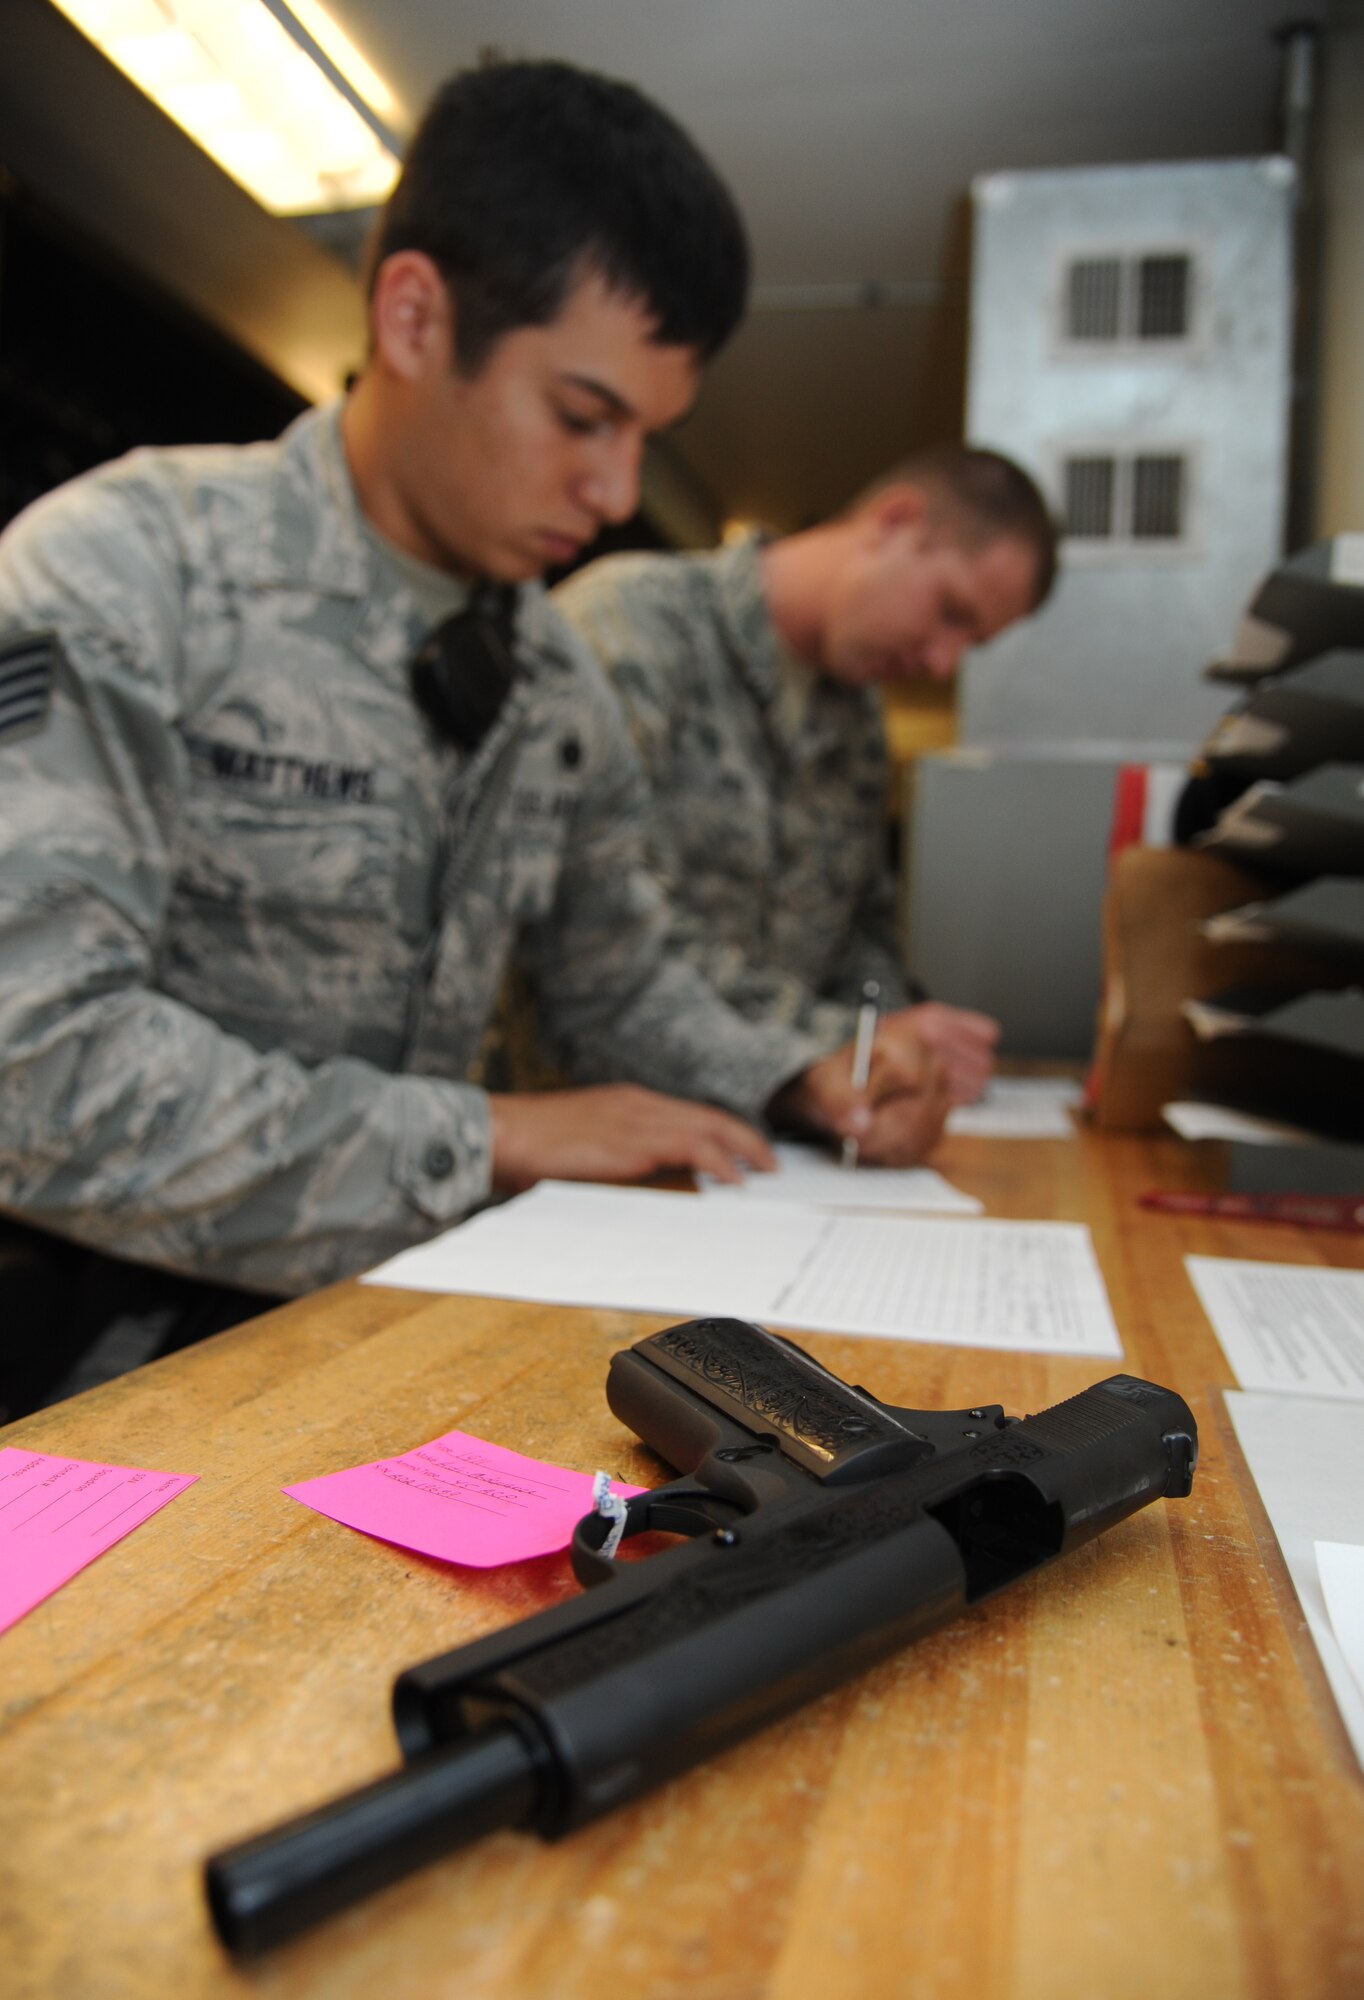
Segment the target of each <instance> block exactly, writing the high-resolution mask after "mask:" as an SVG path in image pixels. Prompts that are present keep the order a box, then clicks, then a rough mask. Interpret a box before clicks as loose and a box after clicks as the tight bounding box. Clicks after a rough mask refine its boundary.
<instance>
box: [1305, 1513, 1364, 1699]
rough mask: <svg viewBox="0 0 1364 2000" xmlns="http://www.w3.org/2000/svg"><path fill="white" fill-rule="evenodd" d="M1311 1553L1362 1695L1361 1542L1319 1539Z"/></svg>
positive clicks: (1363, 1583) (1363, 1601)
mask: <svg viewBox="0 0 1364 2000" xmlns="http://www.w3.org/2000/svg"><path fill="white" fill-rule="evenodd" d="M1313 1554H1314V1555H1315V1556H1316V1559H1317V1575H1318V1576H1319V1577H1320V1578H1321V1593H1322V1596H1323V1597H1324V1598H1325V1599H1326V1610H1327V1614H1328V1616H1329V1617H1330V1620H1331V1630H1332V1632H1333V1633H1334V1634H1335V1641H1336V1644H1337V1645H1338V1646H1339V1648H1340V1650H1341V1652H1342V1653H1343V1654H1344V1655H1345V1659H1346V1662H1347V1663H1348V1665H1349V1669H1350V1672H1351V1673H1352V1674H1353V1675H1354V1677H1355V1685H1356V1687H1357V1688H1358V1690H1359V1693H1360V1696H1361V1698H1364V1542H1318V1543H1316V1545H1315V1547H1314V1549H1313Z"/></svg>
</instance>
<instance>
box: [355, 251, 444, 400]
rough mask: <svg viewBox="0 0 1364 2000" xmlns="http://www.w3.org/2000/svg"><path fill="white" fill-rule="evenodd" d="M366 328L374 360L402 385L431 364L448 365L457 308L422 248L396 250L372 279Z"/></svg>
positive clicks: (434, 265) (437, 271) (438, 273)
mask: <svg viewBox="0 0 1364 2000" xmlns="http://www.w3.org/2000/svg"><path fill="white" fill-rule="evenodd" d="M369 312H370V327H371V330H372V334H373V340H374V354H375V358H376V359H377V360H378V361H379V362H381V363H382V365H383V366H384V367H386V368H387V369H388V370H389V372H390V373H391V374H393V375H396V376H398V377H399V379H400V380H402V381H404V382H410V381H413V380H415V379H416V377H417V376H418V375H421V374H423V373H424V372H425V371H426V370H427V369H429V368H430V367H431V366H432V365H433V363H434V364H435V365H437V366H439V367H441V368H448V367H450V366H451V365H452V363H453V360H454V351H455V305H454V300H453V299H452V298H451V297H450V291H449V287H448V286H447V285H446V282H445V280H444V278H443V277H442V276H441V274H440V270H439V268H438V266H437V265H436V264H435V263H434V262H433V261H432V259H431V258H430V257H428V256H427V255H426V253H425V251H422V250H395V251H394V253H393V255H392V256H391V257H385V259H384V261H383V263H382V264H381V265H380V266H379V269H378V271H377V272H376V273H375V278H374V291H373V294H372V296H371V299H370V308H369Z"/></svg>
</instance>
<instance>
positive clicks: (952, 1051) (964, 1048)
mask: <svg viewBox="0 0 1364 2000" xmlns="http://www.w3.org/2000/svg"><path fill="white" fill-rule="evenodd" d="M877 1034H878V1037H885V1038H889V1039H891V1040H894V1039H896V1038H897V1037H899V1036H901V1035H905V1034H908V1035H913V1036H917V1038H918V1039H919V1041H921V1042H925V1043H926V1044H927V1045H928V1047H929V1048H930V1049H932V1051H933V1053H934V1054H935V1055H936V1056H937V1058H938V1060H939V1062H940V1063H941V1064H942V1066H943V1071H944V1074H945V1075H946V1078H947V1095H948V1100H949V1102H950V1103H952V1104H974V1103H975V1101H976V1099H977V1098H978V1097H979V1096H980V1094H981V1092H982V1091H983V1090H984V1088H985V1086H986V1084H987V1083H988V1082H989V1081H990V1072H991V1071H992V1070H993V1068H994V1063H995V1045H996V1043H997V1042H998V1041H999V1023H998V1021H995V1020H992V1019H991V1018H990V1016H989V1015H988V1014H974V1013H972V1012H971V1011H970V1009H969V1008H966V1007H946V1006H944V1005H943V1003H942V1001H940V1000H925V1001H924V1002H923V1003H922V1004H921V1005H920V1006H918V1007H902V1008H900V1009H899V1010H898V1011H897V1012H896V1013H894V1014H886V1015H883V1016H882V1019H881V1022H880V1024H879V1027H878V1029H877Z"/></svg>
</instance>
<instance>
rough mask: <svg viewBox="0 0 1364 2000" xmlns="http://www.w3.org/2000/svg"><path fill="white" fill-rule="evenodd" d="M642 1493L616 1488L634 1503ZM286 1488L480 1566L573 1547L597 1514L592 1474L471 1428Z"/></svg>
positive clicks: (410, 1543)
mask: <svg viewBox="0 0 1364 2000" xmlns="http://www.w3.org/2000/svg"><path fill="white" fill-rule="evenodd" d="M643 1490H644V1489H643V1487H641V1486H621V1485H618V1484H617V1483H616V1482H615V1481H612V1485H611V1491H612V1492H613V1493H620V1494H623V1495H624V1496H625V1497H626V1498H627V1499H628V1498H629V1497H630V1495H631V1494H632V1493H642V1492H643ZM284 1491H285V1492H286V1493H287V1494H288V1495H289V1497H290V1499H291V1500H301V1501H302V1502H303V1505H304V1506H305V1507H313V1508H316V1510H317V1512H318V1513H319V1514H326V1515H329V1516H330V1518H331V1519H332V1520H333V1521H340V1522H341V1523H342V1524H343V1526H345V1527H347V1528H359V1529H360V1531H361V1532H362V1533H363V1534H366V1535H377V1536H378V1537H379V1539H380V1540H381V1541H385V1542H397V1543H398V1544H399V1546H400V1547H402V1548H405V1549H416V1550H417V1551H418V1553H419V1554H421V1555H424V1556H436V1557H438V1558H439V1559H440V1560H441V1561H442V1562H456V1563H467V1564H468V1565H469V1566H470V1567H471V1568H473V1569H494V1568H496V1566H497V1565H498V1564H499V1563H509V1562H524V1561H525V1559H526V1558H527V1557H528V1556H547V1555H551V1554H553V1553H554V1552H555V1551H556V1550H557V1549H566V1548H567V1547H568V1545H569V1543H570V1541H571V1540H572V1539H573V1529H574V1527H575V1525H576V1523H577V1522H578V1521H580V1520H581V1519H582V1517H583V1515H584V1514H590V1513H591V1512H592V1478H591V1474H590V1473H586V1472H568V1471H566V1470H565V1469H564V1467H563V1466H561V1465H544V1464H542V1463H541V1461H540V1460H539V1459H538V1458H525V1457H523V1456H522V1454H521V1453H520V1452H519V1451H508V1450H507V1449H506V1447H505V1446H504V1445H500V1444H485V1443H484V1441H483V1439H482V1438H476V1437H470V1435H469V1433H468V1432H467V1431H446V1432H445V1434H444V1436H443V1437H438V1438H433V1439H432V1441H431V1443H430V1444H424V1445H419V1446H418V1447H417V1449H416V1450H415V1451H407V1452H404V1453H403V1455H402V1456H401V1458H381V1459H378V1460H376V1461H375V1463H374V1464H373V1465H357V1466H353V1467H352V1468H351V1469H350V1470H349V1471H347V1472H329V1473H325V1474H324V1475H323V1477H322V1478H321V1479H305V1480H302V1481H301V1482H300V1483H299V1484H298V1485H297V1486H286V1487H285V1488H284Z"/></svg>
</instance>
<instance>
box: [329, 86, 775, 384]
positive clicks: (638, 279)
mask: <svg viewBox="0 0 1364 2000" xmlns="http://www.w3.org/2000/svg"><path fill="white" fill-rule="evenodd" d="M397 250H421V251H424V252H425V254H426V255H427V256H428V257H430V258H431V259H432V261H433V262H434V263H435V264H436V265H437V266H438V268H439V270H440V272H441V275H442V277H443V278H444V279H445V282H446V284H447V285H448V286H449V288H450V292H451V296H452V297H453V299H454V303H455V318H456V359H457V361H458V364H459V366H460V368H461V369H462V370H463V371H464V372H465V373H466V374H473V373H475V372H476V371H477V369H478V368H479V367H480V366H481V365H482V363H483V361H484V360H485V359H486V358H487V355H488V353H489V351H490V350H491V349H492V347H493V346H494V345H495V344H496V343H497V341H498V340H500V339H501V338H502V336H503V335H504V334H506V333H510V332H511V331H512V329H513V328H515V327H518V326H544V325H547V324H548V323H549V321H551V320H552V319H554V318H555V317H556V316H557V314H558V313H559V311H560V310H561V308H562V306H563V303H564V300H565V298H566V296H567V294H568V292H569V290H570V289H571V288H572V286H573V285H574V284H575V283H577V282H578V281H579V279H580V277H581V276H583V275H584V274H586V273H587V272H594V273H596V275H597V276H599V277H600V278H601V279H602V281H603V282H604V283H605V284H606V285H607V286H608V288H609V289H610V290H611V291H613V292H617V293H619V294H621V295H622V296H624V297H629V298H637V299H639V300H640V301H641V302H642V303H643V304H644V305H645V306H646V308H647V309H648V310H649V312H650V313H651V314H652V315H653V317H654V320H655V328H654V333H653V338H654V339H655V340H657V341H660V342H666V343H667V344H669V345H676V346H681V347H694V348H695V349H696V350H697V351H698V353H699V354H700V355H701V356H702V358H703V359H704V358H708V357H709V356H710V355H712V354H713V353H714V352H715V350H716V349H717V348H718V347H720V346H722V345H723V343H724V342H725V341H726V340H727V339H728V338H729V336H730V334H731V333H732V332H733V331H734V328H735V327H736V326H737V325H738V323H739V320H740V319H741V318H742V316H743V310H744V300H745V295H746V293H747V289H748V243H747V239H746V237H745V235H744V227H743V223H742V222H741V220H740V218H739V212H738V210H737V208H736V207H735V205H734V202H733V199H732V197H731V196H730V194H729V191H728V189H727V188H726V187H725V185H724V183H723V182H722V181H721V180H720V178H719V176H718V174H716V173H715V171H714V169H713V168H712V167H711V166H710V165H709V163H708V162H707V161H706V160H705V159H704V158H703V157H702V155H701V153H700V152H699V151H698V149H697V147H696V146H695V145H694V144H693V142H692V141H691V139H689V138H688V136H687V134H686V133H685V132H684V131H683V130H682V128H681V126H680V125H678V124H676V123H675V122H674V120H673V119H672V118H670V117H669V116H668V114H667V112H665V111H662V110H660V109H659V107H658V105H656V104H653V103H651V102H650V101H649V99H648V98H647V97H645V96H643V95H642V94H641V93H640V92H639V91H638V90H635V89H634V88H633V87H632V86H631V85H630V84H628V83H619V82H617V81H615V80H614V79H613V78H611V77H605V76H598V75H595V74H594V73H593V72H591V71H588V70H581V69H575V68H573V67H572V66H571V65H569V64H568V63H560V62H496V63H493V64H491V65H489V66H487V67H485V68H481V69H475V70H466V71H463V72H461V73H460V74H459V75H457V76H453V77H451V78H450V80H449V81H448V82H447V83H445V84H444V85H443V86H442V88H441V89H440V91H439V92H438V93H437V95H436V97H435V98H434V100H433V101H432V103H431V105H430V107H429V109H428V110H427V112H426V115H425V117H424V118H423V120H422V122H421V125H420V126H419V128H418V130H417V132H416V134H415V135H414V137H413V139H412V142H411V144H410V146H409V147H408V150H407V156H406V159H405V162H404V166H403V172H402V176H401V178H400V180H399V182H398V185H397V187H396V188H395V189H394V191H393V194H392V195H391V197H390V198H389V202H388V206H387V207H386V209H385V210H384V212H383V214H382V215H381V216H380V218H379V222H378V225H377V227H376V229H375V232H374V236H373V239H372V241H371V244H370V249H369V270H368V279H369V288H370V291H371V292H372V291H373V287H374V279H375V274H376V273H377V271H378V268H379V265H380V264H381V263H382V262H383V260H384V259H385V258H386V257H390V256H392V255H393V253H394V252H395V251H397Z"/></svg>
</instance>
